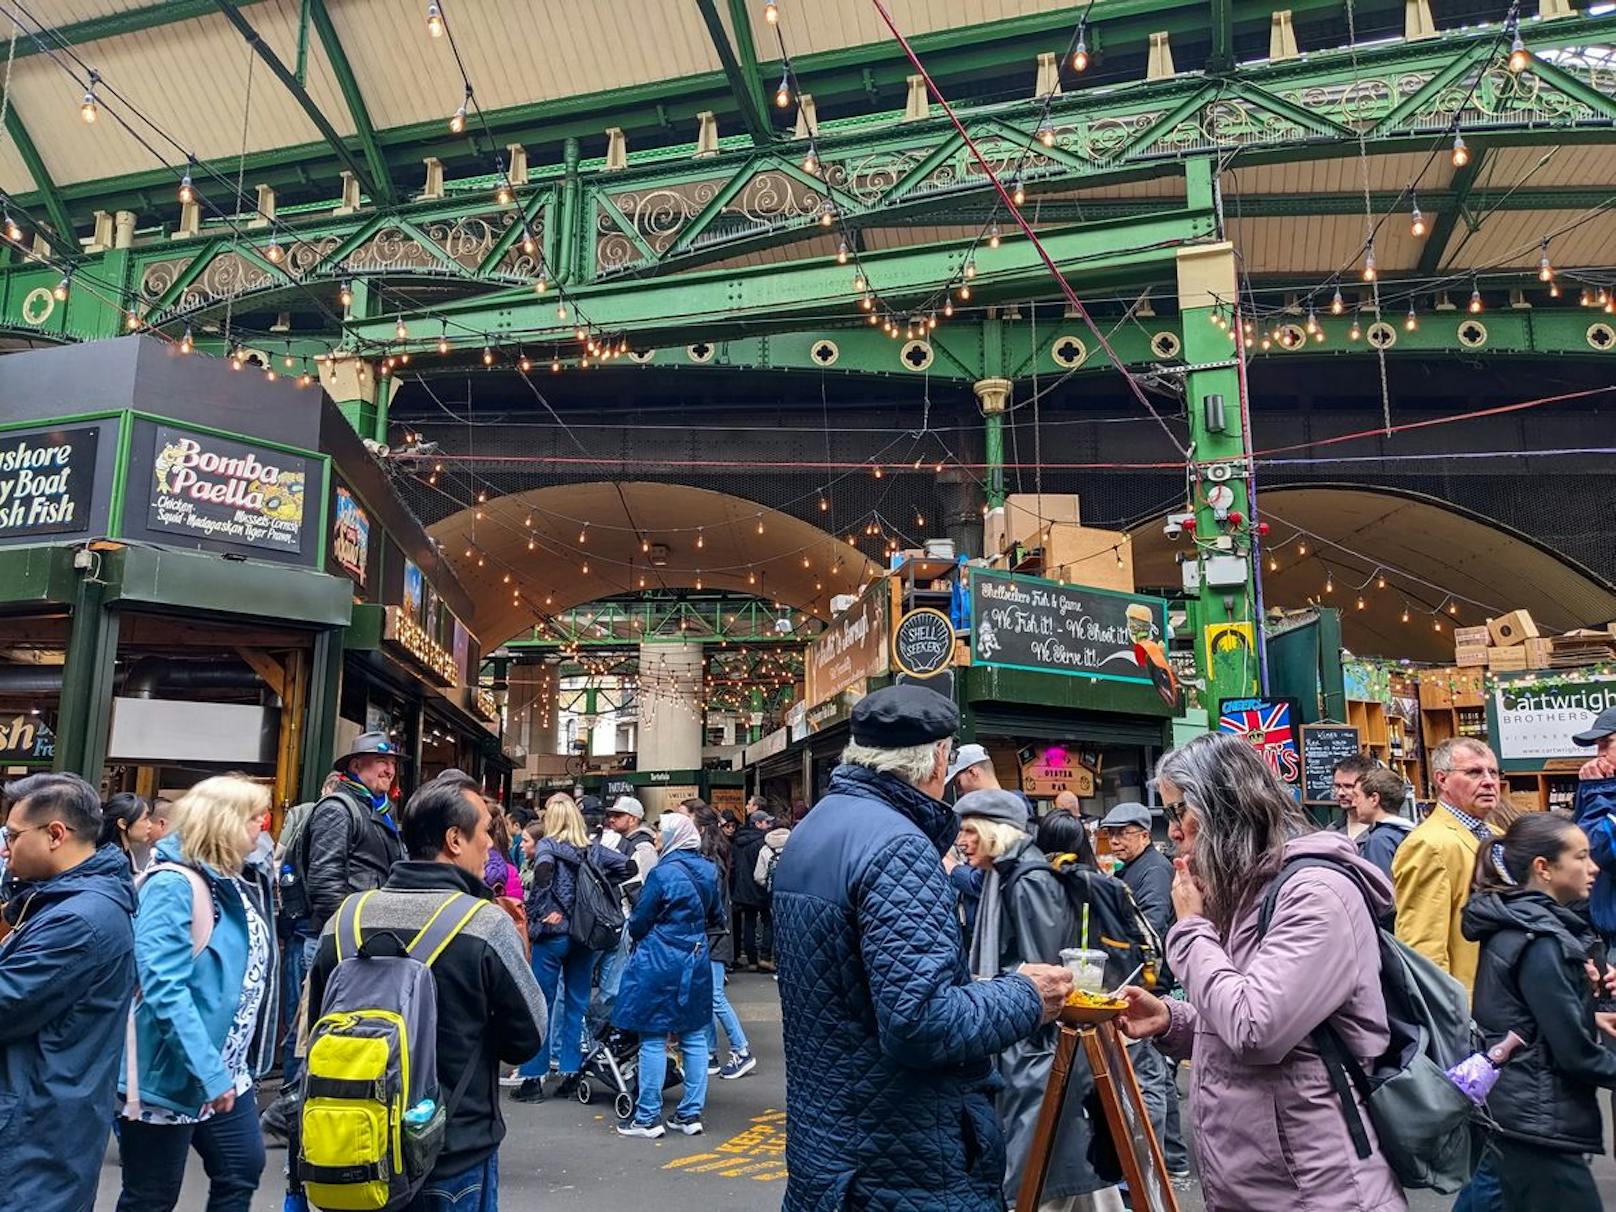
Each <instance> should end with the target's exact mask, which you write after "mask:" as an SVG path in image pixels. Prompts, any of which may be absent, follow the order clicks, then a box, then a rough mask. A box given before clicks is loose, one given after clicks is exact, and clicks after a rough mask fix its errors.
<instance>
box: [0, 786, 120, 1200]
mask: <svg viewBox="0 0 1616 1212" xmlns="http://www.w3.org/2000/svg"><path fill="white" fill-rule="evenodd" d="M4 799H5V802H6V803H9V804H10V805H11V812H10V814H9V815H8V816H7V818H6V824H5V827H4V828H0V856H3V857H4V859H5V863H6V866H7V867H8V868H9V870H10V872H11V876H12V878H13V879H14V880H15V881H16V887H15V893H14V895H13V896H12V898H11V900H10V901H9V902H8V903H7V905H6V917H7V920H8V921H9V922H10V924H11V927H12V931H11V933H10V934H9V935H7V936H6V939H5V941H4V942H0V1108H4V1107H8V1105H9V1107H10V1114H9V1115H6V1116H5V1117H4V1118H5V1123H4V1138H5V1143H4V1145H0V1151H3V1152H4V1154H5V1156H6V1160H7V1162H8V1163H9V1164H8V1165H6V1166H5V1170H6V1171H7V1173H9V1174H10V1175H11V1178H10V1179H9V1181H8V1182H7V1183H6V1184H5V1185H4V1186H0V1212H23V1210H24V1209H27V1210H28V1212H34V1210H36V1209H42V1208H88V1207H91V1206H93V1205H94V1203H95V1188H96V1182H97V1180H98V1179H99V1178H100V1176H101V1149H100V1147H99V1145H97V1147H95V1148H82V1147H75V1146H72V1145H71V1144H70V1142H72V1141H79V1142H86V1141H88V1142H91V1143H94V1142H96V1141H97V1140H100V1141H105V1139H106V1135H107V1131H108V1129H109V1128H110V1127H111V1126H112V1108H113V1095H114V1093H115V1090H116V1082H117V1076H118V1062H119V1058H120V1057H121V1055H122V1053H123V1035H124V1025H125V1023H126V1022H127V1020H128V1017H129V999H130V996H131V994H132V993H133V992H134V987H135V935H134V921H133V919H134V912H135V887H134V880H133V878H132V876H131V874H130V868H129V860H128V859H127V858H125V857H124V855H123V852H122V851H120V850H119V849H118V848H117V847H116V846H107V847H104V848H103V849H100V850H97V849H96V845H95V843H96V836H97V834H99V833H100V830H101V800H100V797H98V796H97V795H96V793H95V790H94V788H92V787H91V786H90V785H89V784H88V783H86V782H85V781H84V780H83V779H81V778H79V777H77V776H76V775H71V774H34V775H30V776H28V777H27V778H24V779H18V780H17V781H16V782H13V783H8V784H7V785H6V787H5V789H4Z"/></svg>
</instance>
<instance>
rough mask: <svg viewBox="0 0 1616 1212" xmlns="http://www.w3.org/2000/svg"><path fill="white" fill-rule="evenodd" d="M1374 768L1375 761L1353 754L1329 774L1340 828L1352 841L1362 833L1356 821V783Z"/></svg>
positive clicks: (1367, 756) (1337, 764)
mask: <svg viewBox="0 0 1616 1212" xmlns="http://www.w3.org/2000/svg"><path fill="white" fill-rule="evenodd" d="M1375 766H1376V762H1375V759H1374V758H1372V757H1370V756H1369V755H1368V754H1367V753H1354V754H1353V755H1352V756H1351V757H1344V758H1342V759H1341V760H1340V761H1339V762H1337V763H1336V764H1335V769H1334V770H1332V771H1331V772H1330V792H1331V794H1332V796H1333V797H1334V799H1335V806H1336V807H1337V808H1339V809H1341V817H1342V823H1341V828H1342V829H1343V830H1345V831H1346V835H1347V836H1348V837H1350V838H1351V839H1352V840H1353V841H1357V840H1358V835H1359V834H1360V833H1362V832H1363V831H1364V826H1363V825H1362V824H1361V823H1360V822H1359V820H1358V783H1359V781H1360V780H1362V778H1363V776H1364V775H1366V774H1368V773H1369V772H1370V771H1371V770H1373V769H1375Z"/></svg>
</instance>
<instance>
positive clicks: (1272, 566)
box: [1268, 555, 1279, 572]
mask: <svg viewBox="0 0 1616 1212" xmlns="http://www.w3.org/2000/svg"><path fill="white" fill-rule="evenodd" d="M1268 571H1269V572H1278V571H1279V561H1278V560H1276V559H1275V558H1274V557H1273V556H1272V555H1270V556H1269V557H1268Z"/></svg>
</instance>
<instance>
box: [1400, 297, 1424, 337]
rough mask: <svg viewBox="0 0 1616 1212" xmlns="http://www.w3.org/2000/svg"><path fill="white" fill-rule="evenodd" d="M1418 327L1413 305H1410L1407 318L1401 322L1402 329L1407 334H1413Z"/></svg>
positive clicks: (1418, 322)
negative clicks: (1406, 331) (1404, 329)
mask: <svg viewBox="0 0 1616 1212" xmlns="http://www.w3.org/2000/svg"><path fill="white" fill-rule="evenodd" d="M1419 326H1420V320H1419V317H1418V316H1416V315H1415V314H1414V304H1412V303H1410V304H1409V305H1408V316H1407V317H1406V318H1405V319H1404V320H1403V327H1404V328H1406V329H1407V330H1408V331H1409V332H1414V331H1415V330H1416V329H1418V328H1419Z"/></svg>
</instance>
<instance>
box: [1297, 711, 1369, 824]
mask: <svg viewBox="0 0 1616 1212" xmlns="http://www.w3.org/2000/svg"><path fill="white" fill-rule="evenodd" d="M1358 751H1359V743H1358V730H1357V729H1356V728H1353V727H1351V726H1349V725H1346V724H1303V725H1302V800H1303V801H1304V802H1305V803H1309V804H1333V803H1334V802H1335V787H1334V782H1335V767H1336V763H1338V762H1341V761H1343V760H1345V759H1346V758H1349V757H1354V756H1356V755H1357V753H1358Z"/></svg>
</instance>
